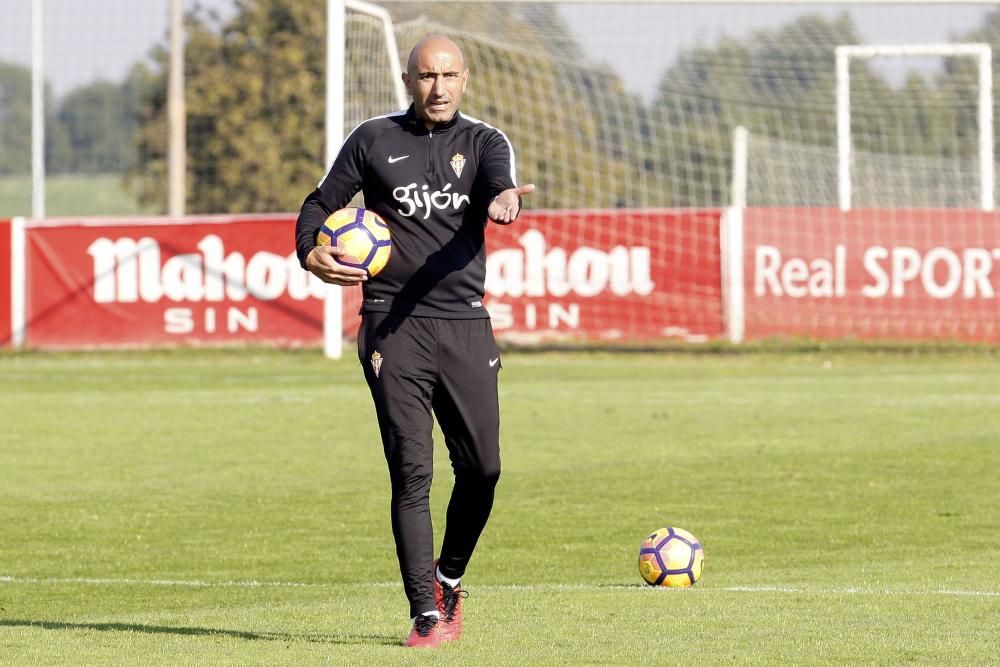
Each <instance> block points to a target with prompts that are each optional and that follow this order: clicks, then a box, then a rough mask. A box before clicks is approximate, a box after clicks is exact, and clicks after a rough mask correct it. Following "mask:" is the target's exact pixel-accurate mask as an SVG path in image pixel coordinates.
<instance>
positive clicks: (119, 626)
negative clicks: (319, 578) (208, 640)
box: [0, 619, 401, 646]
mask: <svg viewBox="0 0 1000 667" xmlns="http://www.w3.org/2000/svg"><path fill="white" fill-rule="evenodd" d="M3 627H8V628H41V629H43V630H98V631H101V632H140V633H144V634H150V635H181V636H187V637H233V638H235V639H244V640H247V641H280V642H312V643H316V644H360V645H369V644H380V645H387V646H391V645H394V644H395V645H399V644H401V642H400V638H399V637H396V636H392V635H379V634H375V633H359V634H346V633H338V634H318V633H317V634H295V633H290V632H267V631H260V632H252V631H249V630H226V629H223V628H195V627H184V626H169V625H143V624H141V623H67V622H64V621H29V620H23V619H0V628H3Z"/></svg>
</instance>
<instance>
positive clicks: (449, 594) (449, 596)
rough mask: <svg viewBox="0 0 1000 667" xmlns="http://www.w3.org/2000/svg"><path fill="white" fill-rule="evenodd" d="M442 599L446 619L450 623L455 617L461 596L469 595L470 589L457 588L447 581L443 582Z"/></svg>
mask: <svg viewBox="0 0 1000 667" xmlns="http://www.w3.org/2000/svg"><path fill="white" fill-rule="evenodd" d="M441 593H442V595H441V599H442V601H443V602H444V620H445V621H446V622H448V623H450V622H451V621H452V620H454V618H455V608H456V607H457V606H458V600H459V598H467V597H469V591H465V590H462V589H461V588H459V589H458V590H455V589H454V588H452V587H451V586H449V585H448V584H446V583H445V582H443V581H442V582H441Z"/></svg>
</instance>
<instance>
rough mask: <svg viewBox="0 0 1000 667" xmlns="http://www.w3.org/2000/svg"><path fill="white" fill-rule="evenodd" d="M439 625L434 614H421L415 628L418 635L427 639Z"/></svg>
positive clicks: (415, 622) (414, 625)
mask: <svg viewBox="0 0 1000 667" xmlns="http://www.w3.org/2000/svg"><path fill="white" fill-rule="evenodd" d="M437 623H438V617H437V616H434V615H433V614H420V616H417V619H416V620H415V621H413V627H414V628H416V630H417V634H418V635H420V636H421V637H426V636H427V635H429V634H430V633H431V630H433V629H434V626H435V625H437Z"/></svg>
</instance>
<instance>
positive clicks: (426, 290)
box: [295, 35, 534, 647]
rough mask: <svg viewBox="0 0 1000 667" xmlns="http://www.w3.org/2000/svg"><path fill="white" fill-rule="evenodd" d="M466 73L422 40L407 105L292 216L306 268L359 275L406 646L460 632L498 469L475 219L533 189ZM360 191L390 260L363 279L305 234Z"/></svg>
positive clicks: (379, 121) (362, 136) (451, 47)
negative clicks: (442, 519) (465, 99)
mask: <svg viewBox="0 0 1000 667" xmlns="http://www.w3.org/2000/svg"><path fill="white" fill-rule="evenodd" d="M468 80H469V70H468V69H467V68H466V66H465V58H464V56H463V55H462V52H461V50H460V49H459V48H458V46H457V45H456V44H455V43H454V42H453V41H451V40H450V39H448V38H446V37H442V36H440V35H433V36H429V37H426V38H424V39H423V40H421V41H420V42H419V43H418V44H417V45H416V46H415V47H414V48H413V50H412V51H411V52H410V57H409V61H408V62H407V68H406V73H405V74H403V82H404V83H405V84H406V90H407V92H408V93H409V95H410V97H412V98H413V104H412V105H411V106H410V107H409V109H407V110H406V111H400V112H397V113H392V114H388V115H386V116H381V117H378V118H372V119H369V120H367V121H365V122H363V123H362V124H361V125H359V126H358V127H357V128H355V130H354V131H353V132H352V133H351V134H350V136H348V137H347V140H346V141H345V142H344V145H343V146H342V147H341V149H340V152H339V154H338V155H337V158H336V159H335V160H334V163H333V166H332V167H331V169H330V172H329V173H328V174H327V176H326V178H325V179H324V180H323V181H322V182H321V183H320V185H319V187H318V188H317V189H316V190H315V191H314V192H313V193H312V194H310V195H309V197H307V198H306V200H305V203H304V204H303V205H302V211H301V212H300V214H299V218H298V221H297V223H296V229H295V236H296V247H297V251H298V256H299V261H300V262H301V263H302V266H303V267H304V268H306V269H307V270H309V271H311V272H312V273H314V274H315V275H317V276H319V277H320V278H321V279H323V280H324V281H326V282H329V283H335V284H338V285H356V284H361V285H362V286H363V296H364V299H363V303H362V306H361V315H362V321H361V328H360V329H359V331H358V357H359V359H360V361H361V364H362V367H363V369H364V373H365V379H366V381H367V382H368V386H369V388H370V389H371V394H372V399H373V400H374V403H375V412H376V415H377V417H378V424H379V431H380V433H381V437H382V446H383V450H384V452H385V457H386V461H387V463H388V466H389V478H390V481H391V485H392V501H391V517H392V532H393V537H394V538H395V542H396V555H397V557H398V559H399V567H400V573H401V574H402V578H403V588H404V591H405V592H406V597H407V599H408V600H409V603H410V617H411V618H412V620H413V627H412V629H411V631H410V634H409V637H408V638H407V640H406V645H407V646H416V647H433V646H437V645H439V644H440V643H441V642H442V641H447V640H450V639H458V637H459V636H460V635H461V631H462V611H461V603H462V598H463V597H465V596H466V595H467V593H466V591H464V590H462V588H461V583H460V579H461V577H462V575H463V574H464V573H465V570H466V567H467V565H468V564H469V560H470V559H471V558H472V552H473V550H474V549H475V546H476V543H477V541H478V539H479V536H480V534H481V533H482V531H483V528H484V527H485V525H486V521H487V519H488V518H489V514H490V510H491V509H492V506H493V493H494V488H495V487H496V484H497V480H498V478H499V476H500V444H499V429H500V414H499V413H500V411H499V405H498V399H497V373H498V371H499V370H500V353H499V352H498V350H497V346H496V341H495V340H494V337H493V330H492V327H491V325H490V320H489V313H488V312H487V311H486V309H485V308H484V307H483V296H484V283H485V276H486V248H485V228H486V225H487V221H488V220H492V221H494V222H497V223H500V224H509V223H511V222H513V221H514V219H515V218H517V215H518V212H519V211H520V208H521V196H522V195H525V194H528V193H530V192H532V191H533V190H534V186H533V185H523V186H521V187H518V186H517V183H516V180H515V170H514V152H513V149H512V147H511V145H510V142H509V141H508V140H507V137H506V136H505V135H504V134H503V133H502V132H500V131H499V130H497V129H495V128H493V127H490V126H489V125H486V124H485V123H483V122H481V121H478V120H475V119H472V118H468V117H466V116H463V115H462V114H461V113H459V104H460V103H461V101H462V94H463V93H464V92H465V89H466V85H467V84H468ZM359 190H361V191H362V192H363V193H364V198H365V206H366V207H367V208H369V209H371V210H373V211H375V212H376V213H378V214H379V215H380V216H381V217H382V218H383V219H384V220H385V221H386V224H388V226H389V229H390V232H391V233H392V241H393V247H392V255H391V257H390V259H389V263H388V265H387V266H386V267H385V269H383V271H382V272H381V273H379V274H378V275H377V276H374V277H368V276H367V274H366V272H365V271H363V270H359V269H353V268H350V267H347V266H343V265H341V264H338V263H337V262H336V261H335V257H336V256H337V255H338V254H339V253H338V251H337V249H336V248H333V247H329V246H317V245H316V232H317V230H318V229H319V227H320V225H321V224H322V222H323V221H324V220H325V219H326V217H327V216H328V215H329V214H330V213H331V212H332V211H335V210H337V209H339V208H342V207H344V206H346V205H347V204H348V202H350V200H351V198H352V197H353V196H354V195H355V194H356V193H357V192H358V191H359ZM434 417H436V418H437V420H438V424H439V425H440V427H441V430H442V432H443V433H444V436H445V444H446V445H447V448H448V454H449V457H450V459H451V465H452V469H453V470H454V473H455V486H454V490H453V492H452V496H451V500H450V502H449V504H448V511H447V517H446V519H447V525H446V527H445V533H444V539H443V543H442V546H441V553H440V558H439V559H438V560H437V561H435V560H434V553H433V549H434V539H433V532H432V526H431V516H430V509H429V503H428V498H429V493H430V485H431V473H432V451H433V442H432V439H431V431H432V426H433V418H434Z"/></svg>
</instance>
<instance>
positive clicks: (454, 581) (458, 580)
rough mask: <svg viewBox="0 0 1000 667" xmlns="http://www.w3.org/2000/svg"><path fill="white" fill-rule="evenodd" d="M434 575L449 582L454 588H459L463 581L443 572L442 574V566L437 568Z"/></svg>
mask: <svg viewBox="0 0 1000 667" xmlns="http://www.w3.org/2000/svg"><path fill="white" fill-rule="evenodd" d="M434 576H436V577H437V580H438V581H443V582H444V583H446V584H448V585H449V586H451V587H452V588H458V584H459V583H461V581H462V580H461V579H449V578H448V577H446V576H444V575H443V574H441V568H440V566H439V567H437V568H436V570H435V572H434Z"/></svg>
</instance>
